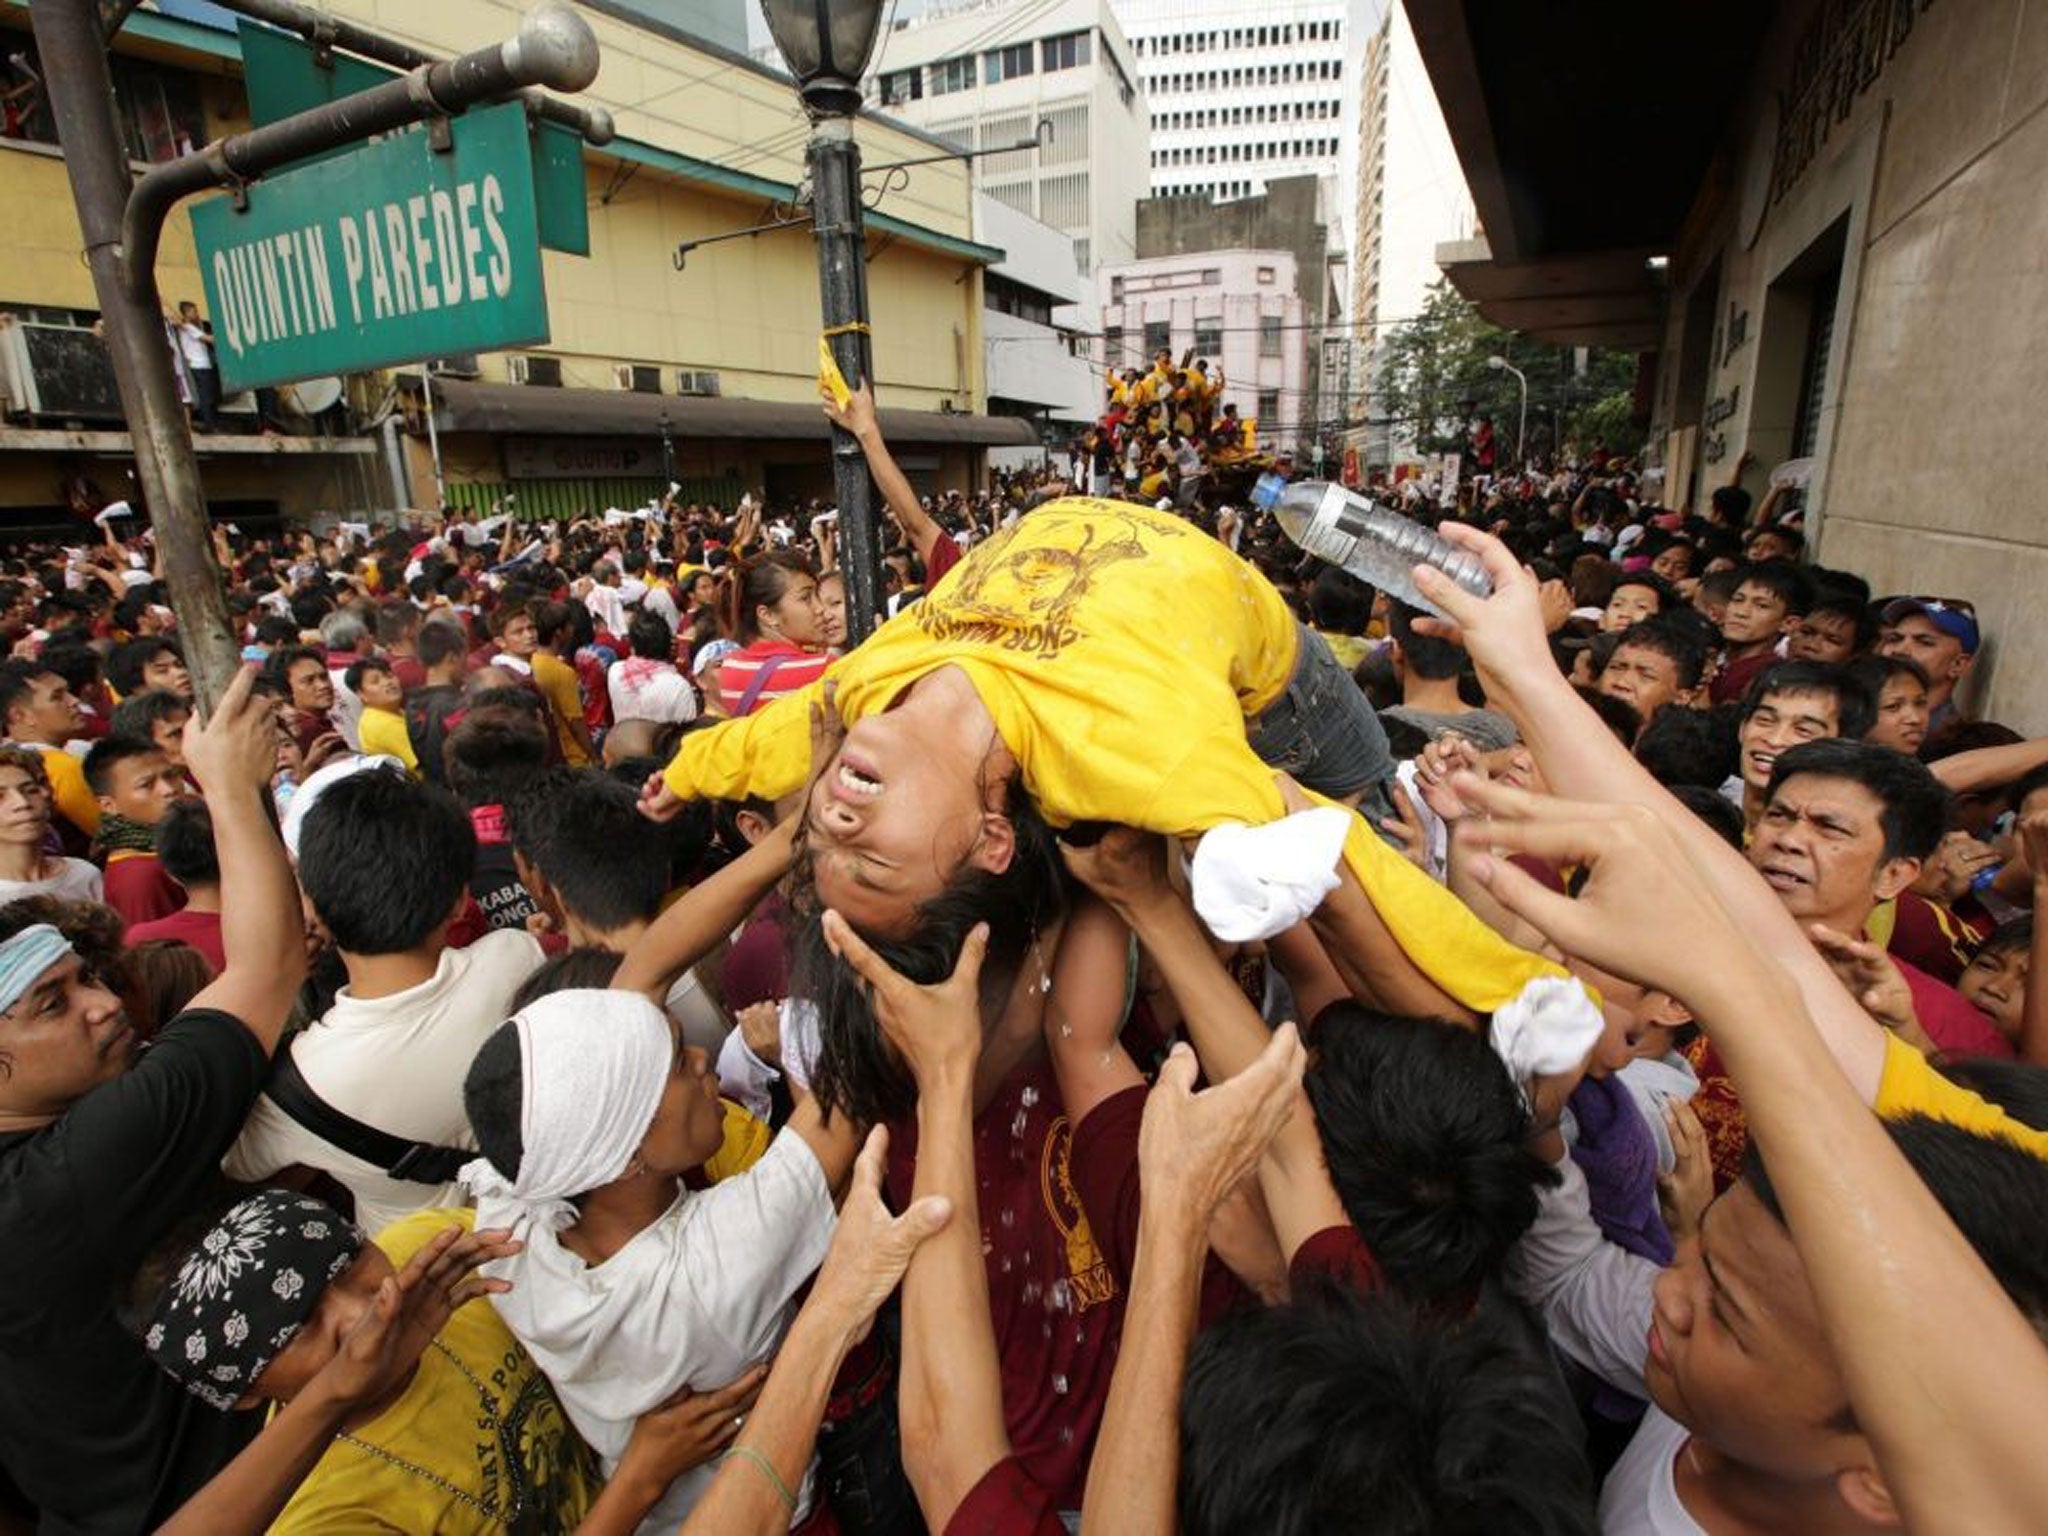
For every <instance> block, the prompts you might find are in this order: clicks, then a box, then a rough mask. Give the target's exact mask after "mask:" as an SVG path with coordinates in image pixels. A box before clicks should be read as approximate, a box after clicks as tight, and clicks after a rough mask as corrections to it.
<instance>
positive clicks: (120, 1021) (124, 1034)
mask: <svg viewBox="0 0 2048 1536" xmlns="http://www.w3.org/2000/svg"><path fill="white" fill-rule="evenodd" d="M136 1044H137V1041H136V1038H135V1031H134V1030H133V1029H131V1028H129V1025H128V1020H127V1017H126V1016H125V1015H124V1014H123V1013H122V1011H121V999H120V998H118V997H116V996H115V995H114V994H113V993H112V992H111V991H109V990H108V989H107V988H106V987H104V986H102V985H101V984H100V982H99V980H98V978H96V977H93V976H90V975H88V974H87V973H86V970H85V963H84V962H83V961H82V960H80V959H79V958H78V956H76V955H65V956H63V957H62V958H61V959H59V960H58V961H57V962H56V964H54V965H52V966H51V967H50V968H49V969H48V970H46V971H44V972H43V973H42V975H40V976H38V977H37V978H36V980H35V983H34V985H32V986H31V987H30V988H29V989H28V990H27V991H26V992H24V993H22V994H21V996H20V997H18V998H16V999H15V1000H14V1005H13V1006H12V1007H11V1008H8V1009H6V1010H4V1011H0V1068H4V1070H0V1114H5V1115H9V1116H16V1117H21V1118H24V1119H54V1118H56V1117H57V1116H58V1115H61V1114H63V1113H64V1112H65V1111H66V1110H67V1109H69V1108H70V1107H71V1106H72V1105H73V1104H75V1103H77V1102H78V1101H79V1100H80V1099H81V1098H83V1097H84V1096H85V1095H86V1094H88V1093H90V1092H91V1091H92V1090H93V1089H95V1088H97V1087H99V1086H100V1085H101V1084H102V1083H110V1082H112V1081H113V1080H114V1079H115V1078H117V1077H119V1076H120V1075H121V1074H122V1073H123V1072H126V1071H127V1070H128V1067H129V1064H130V1063H131V1062H132V1061H133V1060H134V1059H135V1050H136Z"/></svg>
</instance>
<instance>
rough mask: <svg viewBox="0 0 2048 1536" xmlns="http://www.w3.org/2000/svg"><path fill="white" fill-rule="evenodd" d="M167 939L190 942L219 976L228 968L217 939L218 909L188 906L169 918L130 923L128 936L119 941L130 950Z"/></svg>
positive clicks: (218, 925) (223, 950)
mask: <svg viewBox="0 0 2048 1536" xmlns="http://www.w3.org/2000/svg"><path fill="white" fill-rule="evenodd" d="M159 940H167V941H169V942H170V943H173V944H190V945H191V946H192V947H193V948H194V949H196V950H198V951H199V953H200V954H202V955H204V956H206V963H207V964H208V965H210V966H212V967H213V974H214V975H216V976H218V975H219V974H220V973H221V972H222V971H224V970H226V969H227V968H228V956H227V951H226V950H225V949H223V948H222V947H221V942H220V914H219V913H218V912H194V911H193V910H192V909H191V908H190V907H186V908H183V909H182V910H180V911H177V912H173V913H172V914H171V915H170V916H169V917H159V918H154V919H152V920H151V921H149V922H146V923H132V924H130V925H129V928H128V936H127V938H126V939H124V940H123V941H122V942H123V943H125V944H126V945H127V947H128V948H130V949H133V948H134V947H135V946H136V945H138V944H150V943H154V942H157V941H159Z"/></svg>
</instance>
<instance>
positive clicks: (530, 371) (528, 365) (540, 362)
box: [505, 356, 562, 389]
mask: <svg viewBox="0 0 2048 1536" xmlns="http://www.w3.org/2000/svg"><path fill="white" fill-rule="evenodd" d="M505 376H506V377H507V378H509V379H510V380H511V381H512V382H513V383H514V384H544V385H547V386H549V387H550V388H557V389H558V388H560V387H561V383H562V360H561V359H560V358H559V357H535V356H527V357H508V358H506V359H505Z"/></svg>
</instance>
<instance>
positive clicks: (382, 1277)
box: [236, 1243, 395, 1408]
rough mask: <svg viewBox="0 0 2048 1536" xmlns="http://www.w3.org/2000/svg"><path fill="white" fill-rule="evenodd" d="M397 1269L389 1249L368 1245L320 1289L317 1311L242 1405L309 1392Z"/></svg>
mask: <svg viewBox="0 0 2048 1536" xmlns="http://www.w3.org/2000/svg"><path fill="white" fill-rule="evenodd" d="M394 1274H395V1271H394V1270H393V1269H392V1267H391V1260H389V1259H388V1258H386V1257H385V1256H384V1250H383V1249H381V1248H379V1247H378V1246H377V1245H376V1244H375V1243H365V1244H363V1246H362V1249H361V1251H360V1252H358V1253H357V1254H356V1256H355V1259H354V1261H353V1262H352V1263H351V1264H350V1265H349V1267H348V1268H347V1269H344V1270H343V1271H342V1272H341V1273H340V1274H338V1275H336V1276H335V1277H334V1278H333V1279H332V1280H330V1281H329V1282H328V1284H327V1289H326V1290H324V1291H322V1292H321V1293H320V1300H319V1301H318V1302H317V1303H316V1304H315V1305H314V1307H313V1315H312V1316H311V1317H309V1318H307V1319H306V1321H305V1322H304V1323H303V1324H301V1325H300V1327H299V1331H298V1332H297V1333H295V1334H293V1335H292V1341H291V1343H289V1344H287V1345H285V1347H284V1348H283V1349H281V1350H279V1351H278V1352H277V1353H276V1354H275V1355H273V1356H271V1359H270V1364H268V1365H266V1366H264V1367H263V1369H262V1370H261V1371H259V1372H258V1373H257V1375H256V1380H255V1381H254V1382H252V1383H251V1384H250V1389H249V1392H248V1393H247V1395H246V1396H245V1397H244V1398H243V1400H242V1402H241V1403H239V1404H237V1405H236V1406H238V1407H249V1408H253V1407H255V1406H256V1404H258V1403H265V1402H268V1403H288V1402H290V1401H291V1400H292V1399H293V1398H295V1397H297V1396H298V1395H299V1393H300V1392H302V1391H304V1390H305V1386H306V1383H307V1382H309V1381H311V1380H312V1379H313V1378H314V1377H315V1376H317V1375H319V1374H320V1372H321V1371H323V1370H324V1369H326V1367H327V1365H328V1363H329V1362H330V1361H332V1360H333V1359H334V1357H335V1356H336V1355H337V1354H339V1353H340V1352H341V1346H342V1341H343V1340H345V1339H346V1338H347V1337H348V1336H349V1334H350V1333H351V1332H352V1331H353V1330H354V1328H355V1326H356V1325H357V1324H358V1323H360V1322H361V1321H362V1320H363V1318H364V1316H365V1315H367V1314H368V1312H369V1310H370V1308H371V1307H372V1306H373V1305H374V1304H375V1303H376V1300H377V1290H378V1287H380V1286H382V1285H383V1284H384V1282H385V1281H386V1280H389V1279H391V1278H393V1276H394Z"/></svg>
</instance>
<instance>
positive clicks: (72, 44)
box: [29, 0, 240, 714]
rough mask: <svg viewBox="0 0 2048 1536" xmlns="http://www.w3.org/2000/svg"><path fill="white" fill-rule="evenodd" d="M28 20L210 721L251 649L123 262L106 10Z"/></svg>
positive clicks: (122, 187) (40, 9)
mask: <svg viewBox="0 0 2048 1536" xmlns="http://www.w3.org/2000/svg"><path fill="white" fill-rule="evenodd" d="M29 20H30V23H31V24H32V25H33V26H34V28H35V38H36V49H37V51H38V52H39V53H40V54H41V55H42V61H43V73H44V76H45V79H46V82H47V85H48V88H49V93H50V109H51V112H52V114H53V116H54V117H55V119H56V124H57V140H58V142H59V143H60V144H62V145H63V147H64V169H65V172H66V174H67V175H69V176H70V178H71V196H72V199H73V201H75V202H76V203H77V204H78V224H79V229H80V232H81V233H82V234H83V235H84V237H85V258H86V264H87V265H88V267H90V268H91V271H92V281H93V288H94V291H95V292H97V293H98V295H99V301H100V316H101V320H102V324H103V327H104V330H105V334H106V343H107V352H108V354H109V355H110V356H111V357H112V359H113V363H114V382H115V384H116V386H117V387H118V388H119V390H120V393H121V408H122V411H123V413H124V414H125V415H126V416H127V418H128V432H129V437H130V440H131V441H132V442H133V444H134V445H135V469H136V474H137V476H138V477H139V478H140V479H141V481H142V494H143V496H144V497H145V498H146V499H147V501H148V503H149V517H150V526H151V528H152V529H153V530H154V531H155V534H156V548H157V556H158V559H159V560H160V561H161V562H162V565H163V571H164V579H165V580H166V582H168V584H169V586H170V589H171V607H172V609H173V610H174V611H175V612H176V613H177V615H178V636H179V640H180V642H181V645H182V648H183V650H184V653H185V665H186V667H187V669H188V670H190V672H191V674H192V682H193V687H194V690H195V691H196V693H197V694H198V702H199V707H200V709H201V710H202V711H205V712H207V713H209V714H210V713H211V712H212V709H213V705H214V703H215V701H216V700H217V699H219V697H220V695H221V694H222V693H223V692H225V691H226V689H227V685H228V684H229V682H231V681H232V680H233V678H234V675H235V667H236V666H237V665H238V657H239V653H240V647H239V646H237V645H236V643H235V639H234V634H233V631H232V629H231V628H230V626H229V623H228V606H227V598H226V595H225V594H224V593H223V591H222V589H221V582H220V569H219V566H218V565H217V564H216V563H215V561H214V557H213V534H212V530H211V529H210V528H209V526H208V524H207V519H206V495H205V491H204V490H203V489H202V487H201V485H200V480H199V459H198V456H197V455H196V454H195V453H194V452H193V449H192V424H191V422H190V421H188V420H187V419H186V416H185V407H184V405H183V403H182V402H181V401H180V400H179V399H178V382H177V376H176V374H175V373H174V372H173V366H174V365H173V362H172V358H171V349H170V341H169V338H168V337H167V336H166V335H165V333H164V320H163V315H162V313H161V311H160V309H159V307H158V305H159V301H158V298H157V292H156V280H155V276H154V274H152V275H151V277H150V280H149V281H148V282H147V283H146V284H142V285H140V286H139V287H138V286H137V285H133V284H131V283H130V282H129V281H128V280H127V271H126V264H125V263H124V261H123V259H122V248H121V221H122V216H123V214H124V213H125V211H126V209H127V206H128V192H129V186H130V183H129V173H128V153H127V148H126V146H125V145H124V144H123V142H122V139H121V130H120V126H119V125H118V124H117V123H116V122H115V120H114V82H113V78H112V76H111V74H110V72H109V70H108V67H107V46H106V43H105V41H104V40H103V37H102V35H101V31H100V26H101V22H100V10H99V5H98V3H97V0H37V4H36V7H35V9H34V10H33V11H32V12H31V13H30V16H29Z"/></svg>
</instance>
